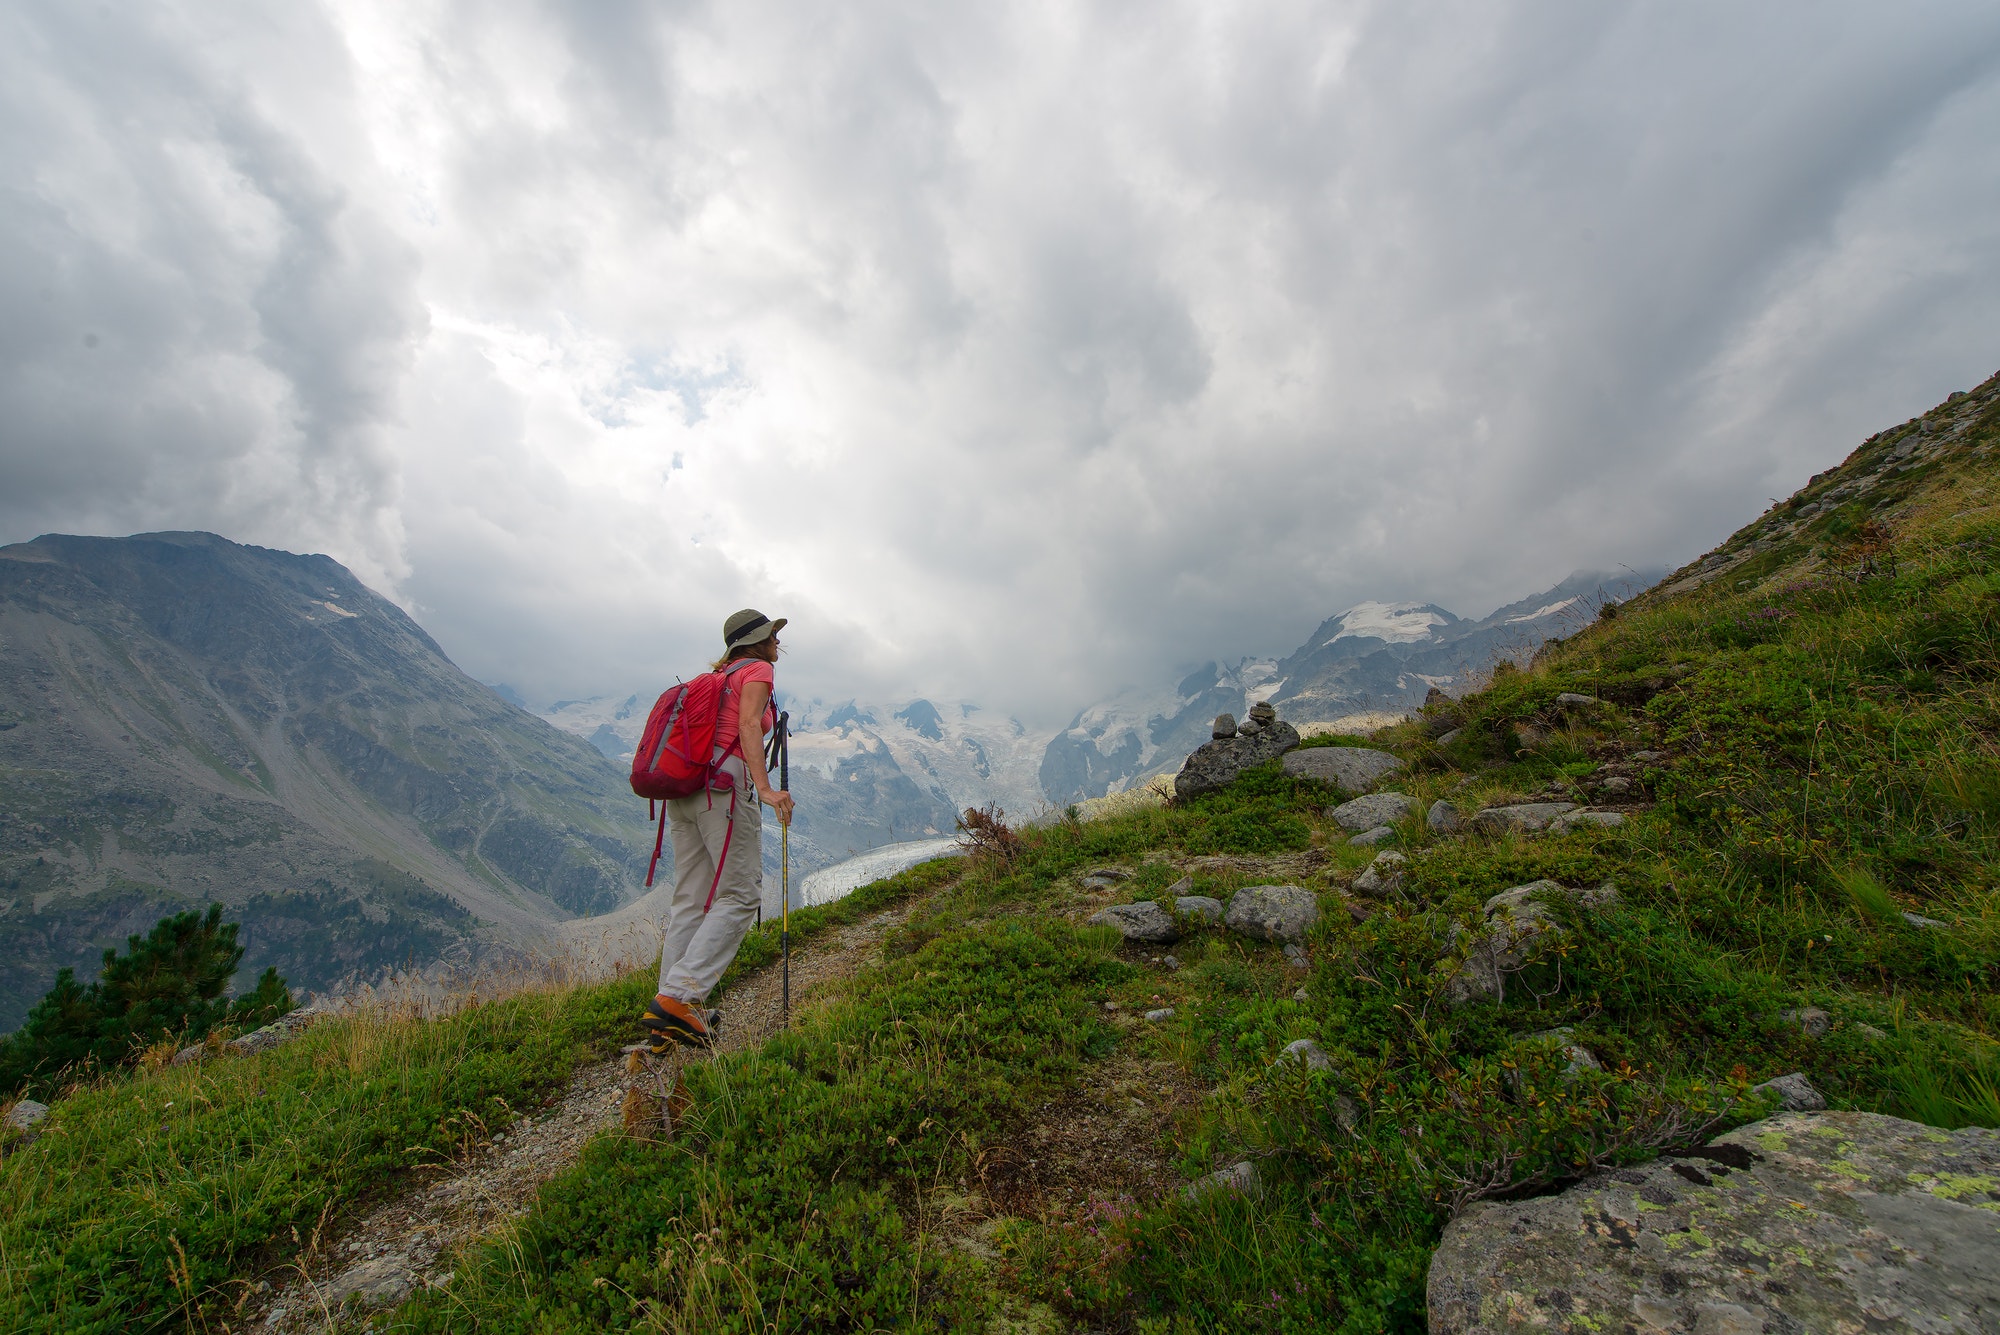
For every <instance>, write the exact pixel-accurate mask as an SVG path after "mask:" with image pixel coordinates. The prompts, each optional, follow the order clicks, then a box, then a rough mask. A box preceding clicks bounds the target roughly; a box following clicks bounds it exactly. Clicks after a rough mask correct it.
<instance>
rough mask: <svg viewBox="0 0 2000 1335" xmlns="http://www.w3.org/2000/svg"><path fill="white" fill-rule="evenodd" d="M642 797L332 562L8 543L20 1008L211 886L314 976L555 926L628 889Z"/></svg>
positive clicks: (5, 887)
mask: <svg viewBox="0 0 2000 1335" xmlns="http://www.w3.org/2000/svg"><path fill="white" fill-rule="evenodd" d="M643 817H644V807H643V806H639V805H637V804H635V803H634V802H633V801H632V799H631V797H630V794H629V792H627V791H625V789H624V782H623V776H622V775H620V774H619V773H618V772H617V771H616V770H614V769H613V768H612V767H611V766H610V765H609V764H607V763H606V762H605V761H604V759H603V757H602V756H601V755H600V754H598V752H597V751H595V750H593V749H592V748H590V747H588V746H586V745H583V744H582V743H580V742H578V741H577V740H576V739H574V738H572V737H570V736H569V735H568V734H566V733H563V732H561V731H559V730H557V729H554V728H551V727H549V726H548V725H547V724H545V723H544V722H542V721H541V720H540V719H537V718H534V717H533V716H531V715H529V714H526V713H524V712H523V711H521V710H519V709H516V708H515V707H514V706H512V705H509V704H508V703H506V702H505V701H504V700H502V699H500V698H499V697H498V696H496V695H495V694H494V693H493V692H492V691H490V690H489V689H487V688H486V687H484V686H482V685H480V684H479V683H478V682H475V681H473V680H472V679H471V678H469V677H467V676H466V675H465V674H464V673H462V672H460V671H459V670H458V668H457V667H455V666H454V665H453V664H452V663H451V661H450V659H449V658H447V657H446V655H445V654H444V652H443V650H442V649H441V648H439V646H438V645H437V643H436V642H435V641H433V640H432V639H431V638H430V636H428V635H427V634H425V633H424V631H423V629H422V628H421V627H419V626H418V625H417V624H416V623H415V622H414V621H412V620H411V619H410V618H409V617H408V616H407V615H405V614H404V613H403V612H402V610H401V609H399V608H397V607H396V606H395V605H394V604H393V603H391V602H389V601H388V600H387V599H385V598H383V597H381V596H380V595H378V594H376V593H374V592H373V591H371V590H370V589H368V588H367V587H366V586H365V585H363V584H362V583H361V582H360V581H359V580H357V579H355V578H354V576H353V575H352V574H351V573H349V572H348V571H347V570H346V569H345V568H343V567H342V566H341V565H339V564H338V563H337V562H335V561H333V560H331V559H330V558H328V557H325V556H299V555H294V554H292V553H288V552H281V551H273V550H269V549H266V548H259V547H248V546H243V545H239V544H237V543H233V542H229V541H227V540H226V539H223V538H219V537H216V536H214V535H213V534H206V533H155V534H143V535H139V536H136V537H130V538H86V537H65V536H59V535H49V536H45V537H41V538H37V539H35V540H34V541H32V542H26V543H17V544H14V545H12V546H8V547H4V548H0V1027H7V1026H11V1025H12V1024H14V1023H16V1022H17V1021H18V1019H19V1018H20V1016H21V1015H22V1014H23V1013H24V1012H25V1010H26V1008H27V1007H28V1006H29V1005H30V1004H32V1003H33V1001H34V1000H35V998H36V997H38V996H39V995H40V994H41V992H42V991H43V990H45V989H46V988H47V987H48V985H49V982H50V980H51V979H52V978H53V977H54V974H55V971H56V969H57V968H58V967H59V966H62V965H66V964H67V965H81V966H86V967H85V972H88V971H89V966H93V965H94V963H95V961H96V958H97V955H98V953H99V952H101V951H102V950H103V949H104V948H105V947H107V946H110V945H116V944H120V943H122V941H123V939H124V937H125V936H126V935H127V934H128V933H131V932H135V931H143V930H145V929H146V928H147V927H150V926H151V925H152V923H153V922H154V921H156V920H157V919H158V918H159V917H161V916H163V915H165V914H167V913H170V912H173V911H176V910H178V909H180V908H183V907H188V906H193V905H198V904H202V903H207V902H210V901H215V902H220V903H223V904H225V905H227V906H228V908H229V911H230V915H231V917H232V919H233V920H235V921H238V922H240V923H241V924H242V929H243V930H242V940H243V942H244V944H245V946H246V948H247V954H246V956H245V959H244V968H245V969H247V970H252V971H255V970H260V969H262V968H263V967H264V966H266V965H276V966H277V967H278V968H279V970H280V972H282V973H283V974H285V976H286V977H287V978H288V979H289V980H290V981H291V982H292V984H293V985H294V986H298V987H311V988H320V987H325V986H327V985H329V984H331V983H333V982H335V981H337V980H339V979H341V978H343V977H346V976H350V975H354V974H372V973H375V972H379V971H381V970H384V969H387V968H390V967H393V966H407V965H412V964H418V965H421V964H424V963H427V962H430V961H434V960H438V959H440V958H469V957H472V956H476V955H478V954H479V953H481V952H482V951H485V950H487V949H490V948H493V947H499V946H509V947H511V946H514V945H519V944H524V943H530V942H535V941H538V940H540V939H541V934H542V933H543V931H544V930H545V929H546V927H547V926H548V925H549V924H551V923H554V922H559V921H562V920H565V919H570V918H574V917H578V916H582V915H589V914H594V913H601V912H605V911H607V910H610V909H613V908H616V907H618V906H620V905H623V904H625V903H627V902H629V901H630V900H632V899H633V898H635V897H636V893H637V890H638V884H637V883H638V880H639V878H640V877H641V876H642V875H643V867H644V852H643V851H642V850H644V849H645V848H647V847H648V845H646V844H645V842H644V839H645V830H644V822H643Z"/></svg>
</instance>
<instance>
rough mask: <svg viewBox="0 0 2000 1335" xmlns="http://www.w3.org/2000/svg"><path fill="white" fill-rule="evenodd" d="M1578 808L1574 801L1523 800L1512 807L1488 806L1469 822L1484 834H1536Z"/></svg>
mask: <svg viewBox="0 0 2000 1335" xmlns="http://www.w3.org/2000/svg"><path fill="white" fill-rule="evenodd" d="M1575 810H1576V803H1574V802H1522V803H1520V804H1518V805H1516V806H1511V807H1488V808H1486V810H1484V811H1482V812H1479V813H1478V814H1477V815H1475V816H1473V818H1472V819H1471V820H1470V821H1469V822H1467V823H1468V824H1469V825H1471V826H1472V828H1473V829H1475V830H1478V831H1479V832H1480V833H1482V834H1509V833H1513V832H1516V831H1518V832H1520V833H1522V834H1534V833H1536V832H1538V831H1541V830H1546V829H1548V828H1549V826H1550V824H1551V823H1553V822H1554V821H1555V819H1556V818H1557V817H1558V816H1562V815H1565V814H1567V813H1569V812H1572V811H1575Z"/></svg>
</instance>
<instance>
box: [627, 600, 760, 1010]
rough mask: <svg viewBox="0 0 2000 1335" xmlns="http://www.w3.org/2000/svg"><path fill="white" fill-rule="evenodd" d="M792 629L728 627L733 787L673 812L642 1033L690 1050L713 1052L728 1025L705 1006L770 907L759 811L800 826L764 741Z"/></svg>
mask: <svg viewBox="0 0 2000 1335" xmlns="http://www.w3.org/2000/svg"><path fill="white" fill-rule="evenodd" d="M784 627H785V618H784V617H779V618H778V619H777V620H776V621H773V620H771V618H769V617H767V616H765V615H764V614H763V613H762V612H759V611H756V610H755V609H752V608H745V609H744V610H743V611H741V612H738V613H736V615H734V616H732V617H730V618H729V620H727V621H725V622H723V623H722V642H723V646H724V652H723V655H722V657H721V658H718V659H717V660H715V663H714V664H713V666H712V670H713V671H716V672H721V673H724V674H726V675H725V676H724V678H723V688H722V689H723V695H722V704H721V708H720V712H719V713H718V715H717V717H716V721H715V752H714V755H715V758H716V761H717V764H716V774H717V782H719V783H723V784H724V785H725V786H724V787H722V788H721V789H719V790H717V791H715V792H710V793H701V794H697V795H696V796H694V797H677V798H674V799H673V800H672V801H670V802H668V803H667V822H668V825H667V828H668V831H669V832H670V833H671V834H672V836H673V841H674V899H673V907H672V909H671V911H670V912H669V914H668V917H667V936H666V941H665V942H664V943H663V945H662V947H661V950H660V990H659V994H658V995H657V996H655V997H654V998H653V1001H652V1004H651V1005H649V1006H647V1007H646V1013H645V1015H644V1016H643V1017H642V1018H641V1020H640V1023H641V1024H643V1025H645V1026H646V1028H648V1029H649V1030H651V1031H653V1033H654V1034H655V1035H657V1036H658V1037H660V1038H663V1039H671V1040H673V1041H674V1042H676V1043H684V1044H686V1045H687V1046H689V1047H697V1048H700V1047H707V1046H708V1044H709V1043H710V1042H711V1041H712V1040H713V1039H714V1030H715V1027H716V1025H717V1024H719V1023H720V1021H721V1017H720V1016H719V1015H718V1014H717V1013H715V1012H713V1011H710V1012H707V1013H704V1012H703V1011H702V1009H701V1006H702V1003H703V1002H704V1001H705V1000H707V998H708V993H709V989H711V988H713V987H714V986H715V983H716V980H717V979H719V978H721V977H722V974H723V971H724V970H726V969H727V968H728V967H729V962H730V961H731V960H733V959H735V958H736V948H737V947H738V946H740V945H742V944H743V936H744V934H745V933H746V932H748V931H749V930H750V925H751V923H753V922H754V921H756V918H757V906H758V904H759V903H760V902H761V901H762V899H763V895H764V841H763V819H762V815H761V812H760V811H759V808H758V805H757V804H758V803H759V802H762V803H764V804H766V805H768V806H772V807H775V808H777V811H778V820H779V821H780V822H781V823H783V824H785V825H790V824H791V823H792V795H791V794H790V793H781V792H779V791H778V790H777V789H775V788H773V787H771V776H770V775H769V774H768V773H766V772H765V769H764V735H765V734H766V733H768V732H770V731H771V729H772V728H773V727H775V726H777V722H778V716H777V711H776V710H775V709H774V708H772V705H771V690H772V686H773V684H774V682H773V674H772V670H771V665H772V664H774V663H776V662H777V661H778V632H779V631H780V630H783V629H784ZM718 863H720V865H721V867H722V875H721V877H720V878H718V877H717V876H716V874H715V869H716V866H717V864H718ZM710 887H714V889H713V896H714V897H713V902H710V893H711V891H710Z"/></svg>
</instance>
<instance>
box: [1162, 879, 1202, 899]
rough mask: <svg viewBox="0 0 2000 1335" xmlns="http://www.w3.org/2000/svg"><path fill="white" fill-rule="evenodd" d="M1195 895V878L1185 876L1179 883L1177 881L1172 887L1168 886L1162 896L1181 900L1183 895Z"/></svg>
mask: <svg viewBox="0 0 2000 1335" xmlns="http://www.w3.org/2000/svg"><path fill="white" fill-rule="evenodd" d="M1193 893H1194V877H1192V876H1183V877H1181V878H1180V879H1179V880H1178V881H1175V882H1174V883H1173V884H1172V885H1170V886H1168V887H1167V889H1166V893H1165V894H1164V895H1162V896H1161V898H1163V899H1179V898H1180V897H1181V896H1182V895H1191V894H1193Z"/></svg>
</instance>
